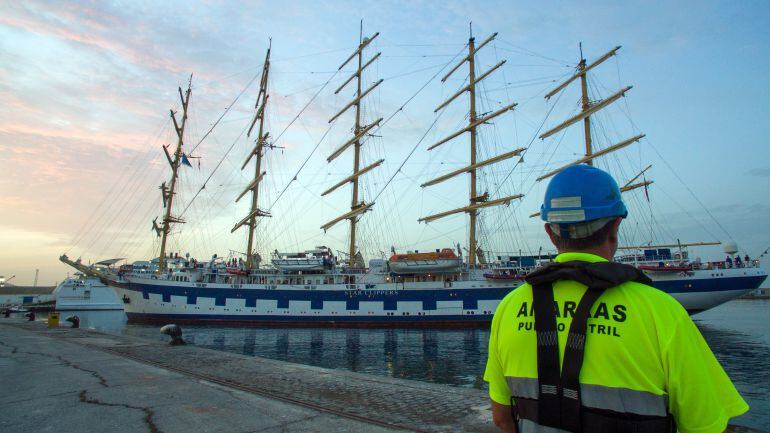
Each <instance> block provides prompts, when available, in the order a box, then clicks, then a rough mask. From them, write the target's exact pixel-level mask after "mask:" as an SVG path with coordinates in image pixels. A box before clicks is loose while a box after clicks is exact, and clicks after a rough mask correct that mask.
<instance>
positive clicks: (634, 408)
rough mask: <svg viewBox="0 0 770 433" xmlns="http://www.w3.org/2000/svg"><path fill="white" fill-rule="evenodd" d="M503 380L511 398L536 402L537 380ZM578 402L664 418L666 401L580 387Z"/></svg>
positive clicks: (639, 393)
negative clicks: (506, 384)
mask: <svg viewBox="0 0 770 433" xmlns="http://www.w3.org/2000/svg"><path fill="white" fill-rule="evenodd" d="M505 380H506V382H508V388H510V390H511V395H512V396H513V397H514V398H527V399H533V400H536V399H537V396H538V387H537V379H534V378H531V377H511V376H506V377H505ZM580 399H581V402H582V403H583V406H584V407H589V408H594V409H601V410H609V411H612V412H616V413H618V414H621V415H622V414H628V415H642V416H666V415H668V397H667V396H666V395H657V394H653V393H651V392H645V391H636V390H633V389H627V388H612V387H609V386H601V385H589V384H584V383H582V384H580Z"/></svg>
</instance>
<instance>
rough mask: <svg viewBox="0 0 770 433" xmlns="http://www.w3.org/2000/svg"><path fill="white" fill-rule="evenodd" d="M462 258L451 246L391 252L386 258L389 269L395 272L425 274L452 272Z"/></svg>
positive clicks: (458, 267) (459, 264) (459, 265)
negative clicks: (427, 251)
mask: <svg viewBox="0 0 770 433" xmlns="http://www.w3.org/2000/svg"><path fill="white" fill-rule="evenodd" d="M462 264H463V259H462V258H461V257H457V254H455V252H454V251H453V250H452V249H451V248H444V249H442V250H440V251H439V250H436V251H435V252H430V253H418V252H414V253H406V254H393V255H392V256H390V259H388V266H390V270H391V271H392V272H395V273H397V274H426V273H429V272H452V271H456V270H458V269H460V267H461V266H462Z"/></svg>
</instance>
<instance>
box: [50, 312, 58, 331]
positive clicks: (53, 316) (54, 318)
mask: <svg viewBox="0 0 770 433" xmlns="http://www.w3.org/2000/svg"><path fill="white" fill-rule="evenodd" d="M48 327H49V328H58V327H59V313H48Z"/></svg>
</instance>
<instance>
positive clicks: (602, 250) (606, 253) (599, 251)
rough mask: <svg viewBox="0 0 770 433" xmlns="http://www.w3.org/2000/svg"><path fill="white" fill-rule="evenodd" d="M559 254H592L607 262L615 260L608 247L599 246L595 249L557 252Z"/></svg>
mask: <svg viewBox="0 0 770 433" xmlns="http://www.w3.org/2000/svg"><path fill="white" fill-rule="evenodd" d="M561 253H583V254H593V255H595V256H599V257H601V258H603V259H605V260H607V261H610V262H611V261H612V259H613V258H615V253H614V252H613V251H612V248H611V247H610V246H609V245H600V246H598V247H596V248H589V249H586V250H570V251H561V250H560V251H559V254H561Z"/></svg>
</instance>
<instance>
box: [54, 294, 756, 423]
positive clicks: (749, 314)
mask: <svg viewBox="0 0 770 433" xmlns="http://www.w3.org/2000/svg"><path fill="white" fill-rule="evenodd" d="M70 314H72V313H71V312H67V313H65V314H63V315H62V319H63V318H64V317H66V316H68V315H70ZM77 314H78V315H79V316H80V318H81V326H82V327H83V328H89V327H90V328H94V329H97V330H101V331H103V332H110V333H124V334H128V335H134V336H140V337H145V338H153V339H157V340H164V341H165V340H167V337H166V336H164V335H161V334H160V333H159V332H158V327H157V326H142V325H127V324H126V321H125V315H123V313H122V312H112V311H105V312H79V313H77ZM693 319H694V320H695V322H696V323H697V324H698V327H699V328H700V330H701V332H702V333H703V336H704V337H705V338H706V341H708V343H709V345H710V346H711V348H712V350H713V351H714V353H715V354H716V356H717V358H718V359H719V361H720V362H721V363H722V366H723V367H724V368H725V370H726V371H727V373H728V374H729V375H730V377H731V378H732V379H733V381H734V382H735V385H736V387H737V388H738V390H739V391H740V392H741V395H742V396H743V397H744V398H745V399H746V401H747V402H748V403H749V406H751V410H750V411H749V412H748V413H747V414H746V415H744V416H742V417H740V418H737V419H735V420H734V421H733V422H734V423H735V424H740V425H745V426H749V427H755V428H767V426H768V425H770V300H751V301H742V300H740V301H732V302H729V303H727V304H725V305H722V306H720V307H717V308H715V309H713V310H710V311H707V312H705V313H701V314H699V315H696V316H693ZM184 336H185V339H186V340H187V341H188V342H189V343H191V344H195V345H198V346H201V347H206V348H209V349H216V350H224V351H228V352H234V353H240V354H244V355H249V356H263V357H266V358H273V359H278V360H282V361H290V362H297V363H301V364H310V365H315V366H319V367H326V368H333V369H344V370H351V371H358V372H362V373H370V374H379V375H386V376H392V377H399V378H404V379H413V380H423V381H428V382H436V383H444V384H449V385H454V386H461V387H473V388H479V389H484V388H485V387H486V384H485V383H484V381H483V380H482V376H483V374H484V366H485V363H486V355H487V340H488V338H489V332H488V331H485V330H478V329H470V330H421V329H417V330H414V329H314V328H313V329H295V328H291V329H288V328H286V329H283V328H223V327H204V326H185V327H184Z"/></svg>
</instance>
